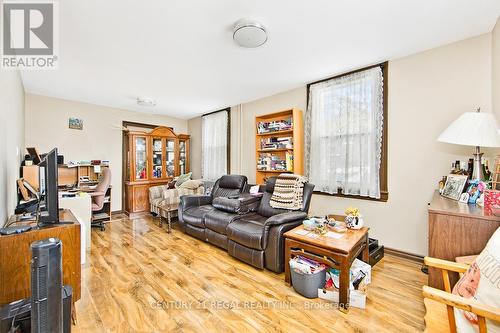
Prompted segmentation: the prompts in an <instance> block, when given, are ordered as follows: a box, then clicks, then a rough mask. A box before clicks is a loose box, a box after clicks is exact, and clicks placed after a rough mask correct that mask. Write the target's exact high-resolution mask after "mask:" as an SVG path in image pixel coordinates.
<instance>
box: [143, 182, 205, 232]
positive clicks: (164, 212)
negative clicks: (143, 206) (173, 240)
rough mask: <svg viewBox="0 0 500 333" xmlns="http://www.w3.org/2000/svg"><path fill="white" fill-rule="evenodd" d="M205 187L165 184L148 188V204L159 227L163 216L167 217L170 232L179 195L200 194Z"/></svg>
mask: <svg viewBox="0 0 500 333" xmlns="http://www.w3.org/2000/svg"><path fill="white" fill-rule="evenodd" d="M204 189H205V187H204V186H203V185H202V186H199V187H198V188H197V189H189V188H182V187H181V188H172V189H169V188H168V186H167V185H160V186H153V187H150V188H149V204H150V211H151V213H152V214H153V215H155V216H156V217H158V219H159V225H160V227H161V226H162V224H163V218H165V219H167V224H168V229H167V232H169V233H170V231H171V228H172V217H175V216H177V209H178V208H179V203H180V197H181V196H183V195H201V194H203V193H204Z"/></svg>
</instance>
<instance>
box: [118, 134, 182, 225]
mask: <svg viewBox="0 0 500 333" xmlns="http://www.w3.org/2000/svg"><path fill="white" fill-rule="evenodd" d="M124 149H125V154H124V155H125V159H124V162H123V163H124V166H123V167H124V168H123V169H124V184H123V185H124V186H123V188H124V202H125V205H124V206H125V212H126V213H127V214H129V215H130V214H135V213H141V212H146V211H148V210H149V188H150V187H151V186H157V185H162V184H166V183H168V182H169V181H171V180H172V179H173V178H174V177H177V176H179V175H180V174H184V173H187V172H189V135H187V134H175V133H174V131H173V130H172V129H171V128H168V127H164V126H160V127H156V128H155V129H153V130H152V131H151V132H149V133H146V132H132V131H130V132H128V133H126V134H125V140H124Z"/></svg>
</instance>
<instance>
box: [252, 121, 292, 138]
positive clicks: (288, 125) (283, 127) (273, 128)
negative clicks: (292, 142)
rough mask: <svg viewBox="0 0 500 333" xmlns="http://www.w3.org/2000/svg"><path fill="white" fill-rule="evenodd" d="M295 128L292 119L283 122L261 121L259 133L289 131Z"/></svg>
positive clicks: (258, 124) (258, 125)
mask: <svg viewBox="0 0 500 333" xmlns="http://www.w3.org/2000/svg"><path fill="white" fill-rule="evenodd" d="M292 128H293V120H292V117H290V118H287V119H282V120H273V121H261V122H259V123H257V133H258V134H265V133H272V132H278V131H287V130H291V129H292Z"/></svg>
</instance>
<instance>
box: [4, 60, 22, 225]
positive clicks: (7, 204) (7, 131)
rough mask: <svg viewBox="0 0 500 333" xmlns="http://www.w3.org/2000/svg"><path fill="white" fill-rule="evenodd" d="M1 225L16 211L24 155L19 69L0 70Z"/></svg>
mask: <svg viewBox="0 0 500 333" xmlns="http://www.w3.org/2000/svg"><path fill="white" fill-rule="evenodd" d="M0 141H1V143H0V226H3V225H4V222H5V221H6V219H7V218H8V216H9V215H11V214H13V213H14V208H15V207H16V203H17V184H16V180H17V179H18V178H19V166H20V162H21V157H22V156H24V87H23V83H22V81H21V76H20V75H19V72H18V71H10V70H9V71H7V70H4V71H0Z"/></svg>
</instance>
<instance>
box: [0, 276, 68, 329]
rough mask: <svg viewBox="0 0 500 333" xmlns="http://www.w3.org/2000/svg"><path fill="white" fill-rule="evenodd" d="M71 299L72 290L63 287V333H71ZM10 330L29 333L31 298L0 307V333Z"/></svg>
mask: <svg viewBox="0 0 500 333" xmlns="http://www.w3.org/2000/svg"><path fill="white" fill-rule="evenodd" d="M72 298H73V289H72V288H71V286H64V287H63V290H62V300H63V317H64V319H63V322H64V323H63V327H64V330H63V332H64V333H71V307H72V304H73V301H72ZM12 328H17V330H16V331H15V332H16V333H30V332H31V298H25V299H21V300H19V301H15V302H12V303H9V304H7V305H4V306H2V307H0V333H12V331H11V329H12Z"/></svg>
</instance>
